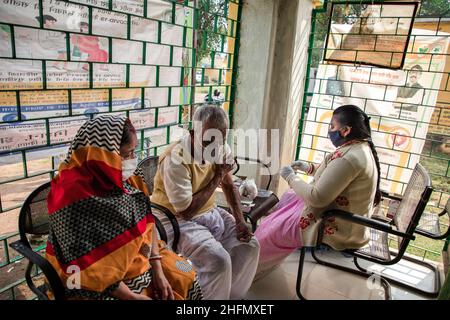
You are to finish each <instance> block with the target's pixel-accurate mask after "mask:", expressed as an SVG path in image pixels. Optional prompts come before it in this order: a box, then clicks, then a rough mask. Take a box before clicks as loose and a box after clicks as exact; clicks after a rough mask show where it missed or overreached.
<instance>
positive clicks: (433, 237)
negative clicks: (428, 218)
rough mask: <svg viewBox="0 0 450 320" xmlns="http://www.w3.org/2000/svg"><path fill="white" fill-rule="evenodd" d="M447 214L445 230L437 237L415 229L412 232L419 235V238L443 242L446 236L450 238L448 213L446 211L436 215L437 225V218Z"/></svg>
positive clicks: (449, 215) (449, 213)
mask: <svg viewBox="0 0 450 320" xmlns="http://www.w3.org/2000/svg"><path fill="white" fill-rule="evenodd" d="M445 214H447V215H448V221H449V224H447V230H446V231H445V232H444V233H442V234H439V235H436V234H433V233H430V232H427V231H424V230H420V229H416V230H414V233H417V234H420V235H421V236H424V237H427V238H430V239H434V240H443V239H446V238H448V236H450V212H448V211H447V210H445V209H444V210H443V211H442V212H441V213H439V214H437V215H438V221H437V223H439V217H442V216H443V215H445Z"/></svg>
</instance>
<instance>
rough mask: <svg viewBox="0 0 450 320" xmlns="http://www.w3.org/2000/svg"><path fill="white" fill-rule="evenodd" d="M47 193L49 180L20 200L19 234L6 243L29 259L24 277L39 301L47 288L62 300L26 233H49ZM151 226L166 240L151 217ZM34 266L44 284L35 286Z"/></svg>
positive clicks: (48, 267)
mask: <svg viewBox="0 0 450 320" xmlns="http://www.w3.org/2000/svg"><path fill="white" fill-rule="evenodd" d="M49 192H50V182H46V183H44V184H43V185H41V186H39V187H38V188H36V189H35V190H34V191H33V192H32V193H31V194H30V195H29V196H28V197H27V198H26V200H25V201H24V203H23V205H22V208H21V209H20V213H19V236H20V240H18V241H15V242H13V243H11V244H10V246H11V248H13V249H14V250H16V251H17V252H18V253H20V254H21V255H22V256H24V257H25V258H26V259H28V260H29V263H28V266H27V269H26V271H25V280H26V282H27V285H28V287H29V288H30V289H31V291H32V292H33V293H34V294H36V296H37V297H38V299H39V300H49V296H48V290H49V289H51V291H52V293H53V296H54V298H55V300H65V299H66V295H65V289H64V286H63V284H62V282H61V279H60V277H59V275H58V273H57V272H56V270H55V269H54V268H53V266H52V265H51V264H50V263H49V262H48V261H47V260H46V259H45V258H44V257H43V256H41V255H40V254H39V253H38V252H35V251H33V249H32V247H31V245H30V242H29V241H28V236H33V235H34V236H46V235H48V232H49V217H48V209H47V195H48V193H49ZM155 225H156V228H157V230H158V233H159V236H160V238H161V239H162V240H164V241H166V242H167V235H166V232H165V230H164V228H163V227H162V224H161V222H160V221H159V220H158V218H157V217H155ZM34 265H36V266H38V267H39V268H40V269H41V270H42V272H43V273H44V275H45V277H46V278H47V283H48V285H49V286H50V288H48V287H47V285H46V284H44V285H41V286H38V287H36V285H35V283H34V281H33V278H32V276H31V271H32V269H33V266H34Z"/></svg>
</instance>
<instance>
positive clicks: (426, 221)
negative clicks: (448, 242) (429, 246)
mask: <svg viewBox="0 0 450 320" xmlns="http://www.w3.org/2000/svg"><path fill="white" fill-rule="evenodd" d="M445 215H447V216H448V219H449V222H447V224H444V223H443V222H441V217H443V216H445ZM442 228H444V230H445V231H443V229H442ZM416 233H417V234H420V235H422V236H424V237H427V238H431V239H435V240H442V239H446V238H448V237H449V236H450V198H449V199H448V200H447V203H446V204H445V207H444V209H443V210H442V211H441V212H440V213H438V214H436V213H431V212H424V214H423V215H422V218H421V219H420V221H419V225H418V226H417V229H416Z"/></svg>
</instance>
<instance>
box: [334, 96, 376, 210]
mask: <svg viewBox="0 0 450 320" xmlns="http://www.w3.org/2000/svg"><path fill="white" fill-rule="evenodd" d="M333 116H336V121H337V122H338V123H339V124H340V125H341V126H348V127H351V130H350V133H349V134H348V135H347V136H346V137H345V138H344V141H346V142H347V141H351V140H364V141H367V142H368V143H369V146H370V149H371V150H372V154H373V158H374V159H375V163H376V166H377V171H378V181H377V191H376V193H375V199H374V204H375V205H378V204H379V203H380V201H381V192H380V179H381V170H380V161H379V159H378V154H377V151H376V149H375V145H374V144H373V141H372V131H371V129H370V117H369V116H368V115H367V114H366V113H365V112H364V111H362V110H361V109H360V108H358V107H357V106H355V105H351V104H348V105H343V106H340V107H339V108H337V109H336V110H334V112H333Z"/></svg>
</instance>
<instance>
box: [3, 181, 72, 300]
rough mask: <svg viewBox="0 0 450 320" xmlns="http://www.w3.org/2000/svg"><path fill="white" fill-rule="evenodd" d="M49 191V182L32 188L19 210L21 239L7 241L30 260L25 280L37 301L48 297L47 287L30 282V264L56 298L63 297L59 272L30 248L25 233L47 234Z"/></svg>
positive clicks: (61, 298) (62, 298)
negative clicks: (37, 268)
mask: <svg viewBox="0 0 450 320" xmlns="http://www.w3.org/2000/svg"><path fill="white" fill-rule="evenodd" d="M49 191H50V182H47V183H45V184H43V185H41V186H39V187H38V188H37V189H35V190H34V191H33V192H32V193H31V194H30V195H29V196H28V197H27V199H26V200H25V202H24V203H23V205H22V208H21V209H20V213H19V236H20V240H18V241H15V242H13V243H11V244H10V246H11V248H13V249H14V250H16V251H17V252H18V253H20V254H21V255H22V256H24V257H25V258H27V259H28V260H29V263H28V266H27V269H26V271H25V279H26V282H27V285H28V287H29V288H30V290H31V291H32V292H33V293H34V294H36V296H37V297H38V299H39V300H48V299H49V298H48V295H47V292H48V289H49V288H48V287H47V286H46V285H45V284H44V285H42V286H39V287H36V285H35V283H34V282H33V279H32V276H31V271H32V269H33V266H34V265H36V266H38V267H39V268H40V269H41V270H42V272H43V273H44V275H45V277H46V278H47V283H48V285H49V286H50V289H51V291H52V292H53V295H54V297H55V299H56V300H64V299H66V295H65V293H64V286H63V284H62V282H61V279H60V278H59V275H58V273H57V272H56V270H55V269H54V268H53V266H52V265H51V264H50V263H49V262H48V261H47V260H46V259H45V258H44V257H43V256H41V255H40V254H39V253H37V252H35V251H33V249H32V248H31V245H30V242H29V241H28V237H27V235H30V236H31V235H34V236H45V235H48V228H49V222H48V220H49V219H48V210H47V195H48V193H49Z"/></svg>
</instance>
